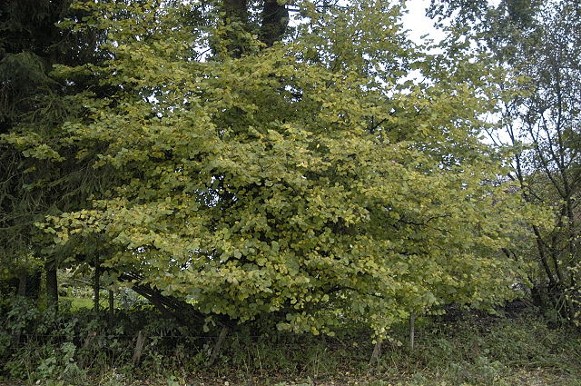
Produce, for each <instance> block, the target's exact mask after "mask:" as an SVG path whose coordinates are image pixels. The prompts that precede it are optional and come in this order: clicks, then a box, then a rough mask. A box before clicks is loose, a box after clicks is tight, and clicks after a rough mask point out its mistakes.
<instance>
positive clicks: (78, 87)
mask: <svg viewBox="0 0 581 386" xmlns="http://www.w3.org/2000/svg"><path fill="white" fill-rule="evenodd" d="M215 3H216V4H214V3H210V4H198V3H196V2H178V1H173V2H160V1H146V0H144V1H125V2H124V1H98V2H83V1H79V2H76V3H74V4H73V6H72V9H71V11H70V15H71V16H68V17H64V18H62V19H60V20H59V22H60V28H62V30H61V31H62V32H61V33H62V34H63V36H68V35H67V34H72V35H74V36H78V37H89V38H87V39H88V40H85V41H86V42H92V45H91V44H88V43H87V44H86V47H97V50H96V51H95V52H96V54H95V55H94V57H91V58H90V59H86V58H84V59H78V60H76V61H63V62H60V63H59V62H58V61H56V60H55V61H52V62H50V63H49V64H50V66H52V67H51V68H50V69H47V70H46V72H43V74H44V76H46V77H48V79H49V81H47V84H49V85H53V86H51V87H52V88H51V90H53V92H54V95H55V96H56V97H55V98H52V99H51V101H58V102H54V103H51V104H47V105H39V104H37V105H34V106H32V107H30V109H29V112H34V111H39V110H38V109H40V108H44V109H46V111H47V112H46V113H42V114H39V116H35V119H34V120H32V121H27V120H24V119H14V120H13V119H12V118H11V121H10V124H9V125H7V126H6V128H5V129H4V134H3V135H2V137H0V140H1V143H2V146H3V147H4V148H5V149H9V151H10V153H9V154H12V157H16V158H17V159H18V160H21V161H19V162H16V161H15V162H14V163H12V164H11V165H13V166H11V167H13V168H15V169H14V170H15V172H14V173H16V175H18V176H19V178H21V179H22V180H23V182H22V183H18V184H15V185H11V184H12V183H11V182H9V181H10V177H7V178H5V177H3V180H4V181H5V182H3V187H4V191H9V192H10V195H11V196H10V197H12V198H10V199H4V198H3V199H2V201H0V204H1V205H2V209H3V211H4V212H5V213H7V217H5V218H4V219H3V220H2V221H3V222H2V223H1V224H6V225H7V229H9V228H12V227H14V226H15V225H13V224H17V223H18V222H19V220H18V219H17V213H18V212H17V209H16V206H17V205H13V204H12V203H13V202H16V203H18V202H23V200H24V198H25V197H27V196H26V195H27V194H29V193H31V194H32V193H34V194H38V195H39V197H42V203H43V204H42V205H40V206H39V207H38V208H36V209H35V210H34V216H33V219H32V220H30V221H28V222H27V223H26V229H30V230H31V232H35V233H38V237H37V238H36V239H31V238H28V239H26V241H25V242H24V243H21V244H19V246H18V248H13V249H12V250H11V251H10V256H9V257H8V258H9V259H24V258H25V256H29V255H33V256H35V257H38V258H40V257H43V258H44V259H47V261H50V262H52V265H51V266H52V267H55V266H60V267H65V266H73V267H79V266H84V265H87V264H88V265H92V266H95V267H100V269H105V270H107V271H108V273H109V276H110V278H111V280H112V281H111V282H110V283H111V284H115V283H116V281H117V280H119V281H123V280H127V278H131V281H130V282H129V283H127V284H126V285H129V286H134V288H145V287H147V288H150V289H152V290H154V291H159V293H160V294H162V295H163V296H166V297H171V298H175V299H179V300H180V301H182V302H185V303H187V304H189V306H190V307H192V309H194V310H195V311H196V312H198V313H200V314H201V315H203V316H205V317H208V318H209V319H208V320H211V319H212V318H213V317H215V318H216V319H219V320H222V321H224V320H227V321H228V322H229V323H232V322H233V323H238V322H240V321H245V320H251V319H254V318H256V317H259V316H264V315H272V317H273V318H275V319H276V320H277V321H278V322H279V323H278V325H279V327H280V328H285V329H291V330H293V331H296V332H302V331H310V332H312V333H315V334H317V333H319V332H324V333H333V332H334V331H337V330H338V329H341V328H342V327H343V326H345V325H347V324H349V325H352V324H355V325H359V326H365V327H368V328H370V329H371V330H372V331H373V332H374V333H375V334H376V335H377V336H379V337H383V336H385V335H386V334H387V333H388V330H389V327H390V326H391V325H393V324H394V323H396V322H398V321H401V320H404V319H406V318H408V317H409V315H410V314H415V313H424V312H433V311H437V310H438V309H439V307H440V306H442V305H444V304H447V303H450V302H455V303H460V304H466V305H471V306H475V307H490V306H492V305H495V304H500V303H502V302H503V301H504V300H506V299H507V298H510V297H511V296H513V295H514V291H513V290H512V289H511V285H513V284H514V283H517V282H522V281H526V280H527V278H526V277H525V276H524V271H523V267H524V266H525V264H524V263H523V261H522V256H521V255H519V254H518V253H517V252H518V251H515V249H514V246H515V245H516V244H515V240H523V238H525V237H527V236H526V235H527V229H528V227H527V221H528V220H529V218H530V216H529V208H528V206H527V204H526V203H525V202H524V201H523V200H522V197H521V195H519V194H515V192H516V190H515V188H514V186H513V185H511V183H510V181H506V180H505V178H503V177H502V176H503V175H506V170H504V169H503V168H502V165H503V158H502V156H501V153H499V152H497V151H495V149H494V148H492V147H491V146H489V145H486V144H484V143H483V142H482V134H483V130H484V129H486V128H487V127H488V125H487V123H486V122H485V121H484V117H485V113H486V112H489V111H491V110H492V109H494V108H495V106H496V103H497V99H496V98H497V96H498V88H497V87H495V86H494V85H495V84H496V83H495V82H496V81H497V80H498V79H500V77H502V76H503V71H501V69H500V67H498V68H496V67H493V66H492V64H491V63H493V61H492V60H491V58H490V54H488V53H487V52H485V51H483V52H479V51H477V50H475V49H474V48H473V47H471V46H470V44H469V43H466V44H463V43H458V42H454V44H447V43H443V44H442V45H441V46H440V47H439V49H438V52H439V53H438V54H430V53H428V52H427V51H428V50H427V47H423V46H418V45H416V44H414V43H412V42H410V41H409V40H408V39H407V38H406V35H405V31H403V29H402V26H401V12H402V9H401V7H400V5H399V4H398V3H390V2H385V1H374V0H365V1H360V2H357V3H354V4H351V5H349V6H339V5H329V4H327V2H325V4H323V5H321V4H318V3H317V2H313V1H297V2H293V5H292V6H290V5H288V4H287V5H285V4H279V3H277V7H278V8H277V12H279V13H277V15H279V16H280V17H278V18H274V19H273V18H270V17H267V16H269V15H270V14H268V13H267V10H268V9H271V8H268V7H274V4H273V3H272V2H269V1H264V2H258V3H259V4H246V2H237V1H224V2H215ZM261 5H262V6H263V8H260V7H259V6H261ZM256 7H258V8H256ZM281 7H282V8H281ZM281 9H282V10H284V11H285V12H282V11H281ZM260 10H262V14H261V13H260ZM289 10H290V11H291V12H290V17H291V18H292V23H291V24H290V25H291V27H287V25H286V22H287V21H285V20H284V19H285V17H287V16H288V15H289ZM242 11H244V12H242ZM268 23H271V25H270V26H269V27H268V28H266V27H265V25H267V24H268ZM272 23H283V25H279V26H278V27H277V28H274V27H273V24H272ZM75 49H78V50H80V49H81V47H75ZM73 51H74V50H73ZM16 55H19V54H11V55H8V56H5V57H4V59H2V62H1V63H2V65H3V67H2V69H3V70H5V71H9V70H10V67H7V66H8V65H9V63H10V60H12V59H13V58H14V57H15V56H16ZM27 55H32V54H27ZM77 58H79V56H77ZM7 63H8V64H7ZM49 70H50V71H49ZM0 73H1V72H0ZM2 84H3V85H6V84H8V83H6V81H4V83H2ZM47 87H48V86H47ZM38 94H41V92H40V91H39V93H38ZM35 95H36V94H35ZM59 109H60V110H59ZM55 111H58V112H59V114H58V115H57V118H55V119H54V120H49V118H47V117H51V116H52V115H51V114H52V113H54V112H55ZM6 173H7V174H6V175H7V176H10V174H9V172H8V171H7V172H6ZM29 178H34V182H32V183H28V182H26V181H27V179H29ZM6 197H7V196H6ZM33 228H34V231H32V229H33ZM20 229H22V228H18V227H17V228H14V229H12V230H10V231H11V232H13V233H11V234H12V235H15V234H16V233H17V232H21V230H20ZM10 243H11V242H10V241H7V245H15V244H10ZM503 251H504V252H503ZM508 251H512V253H509V252H508ZM3 258H6V257H3ZM8 273H10V272H8Z"/></svg>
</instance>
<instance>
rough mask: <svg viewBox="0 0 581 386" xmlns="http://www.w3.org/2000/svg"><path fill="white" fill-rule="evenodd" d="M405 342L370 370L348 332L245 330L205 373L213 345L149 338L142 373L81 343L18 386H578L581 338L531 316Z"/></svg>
mask: <svg viewBox="0 0 581 386" xmlns="http://www.w3.org/2000/svg"><path fill="white" fill-rule="evenodd" d="M405 337H406V328H405V326H401V327H400V328H399V329H398V328H396V329H394V331H393V340H392V341H390V342H389V343H387V344H386V345H385V346H384V348H383V355H382V356H381V358H380V360H379V362H378V363H376V364H374V365H373V366H370V365H369V359H370V355H371V352H372V350H373V347H372V345H371V343H370V339H369V337H368V336H366V334H364V333H361V334H357V333H355V332H352V333H351V334H350V335H348V336H342V337H334V338H330V337H313V336H308V335H304V336H297V335H290V334H283V333H277V332H274V333H272V334H269V335H267V334H261V335H260V336H255V334H254V333H253V332H252V330H250V329H248V330H243V331H238V332H236V333H232V334H231V335H230V336H228V338H227V340H226V342H225V346H224V347H223V349H222V352H221V354H220V356H219V358H218V360H217V361H216V363H215V364H214V365H213V366H211V367H207V366H206V365H205V360H206V358H207V353H208V351H209V350H210V349H211V345H212V341H211V339H210V340H206V341H205V344H203V343H200V342H199V341H198V343H195V342H193V341H190V342H181V341H179V340H177V341H174V340H172V341H171V342H166V343H164V341H163V339H157V340H156V339H153V338H151V339H149V340H148V343H147V344H146V346H145V350H144V353H143V360H142V362H141V364H140V365H139V366H133V365H132V364H130V362H131V361H130V358H131V354H132V352H131V351H132V348H133V344H134V343H133V342H132V341H131V339H128V340H127V341H126V342H125V343H123V342H121V341H116V342H114V343H115V344H117V345H118V346H121V349H123V350H125V351H126V352H127V351H128V352H127V353H126V355H125V356H122V355H121V356H119V357H120V358H121V357H123V358H124V359H123V360H119V361H114V360H112V359H111V355H109V356H107V355H106V352H104V351H106V350H109V351H110V352H111V351H112V350H113V349H114V348H115V347H114V345H113V344H111V345H110V347H105V346H106V345H105V343H106V341H105V342H101V343H100V346H99V347H95V350H96V351H93V352H91V353H90V355H89V356H90V357H91V359H92V360H91V362H90V363H91V365H89V366H83V365H82V363H83V359H82V355H83V350H84V349H85V348H84V347H82V345H83V343H82V342H79V343H78V344H77V347H75V346H74V345H72V346H71V345H68V346H66V347H65V345H64V344H63V345H61V346H57V347H56V348H54V349H53V351H50V350H48V351H47V353H48V354H47V355H48V358H44V359H43V360H41V361H40V362H39V363H40V365H42V366H44V368H43V369H44V371H45V372H47V374H48V375H45V376H44V378H43V376H42V374H41V375H39V367H38V366H37V367H36V369H35V368H34V366H30V367H29V368H28V369H29V372H31V373H33V374H36V376H30V377H28V379H27V378H26V377H24V378H22V379H24V380H23V381H22V382H21V384H24V385H28V384H35V383H36V384H43V385H47V386H76V385H86V384H95V385H102V386H121V385H124V386H125V385H128V386H137V385H150V386H162V385H163V386H178V385H179V386H193V385H196V386H202V385H203V386H217V385H221V386H238V385H240V386H251V385H252V386H257V385H276V386H304V385H313V386H314V385H318V386H331V385H346V386H347V385H361V386H365V385H366V386H387V385H393V386H419V385H435V386H457V385H459V386H462V385H463V386H470V385H492V386H505V385H506V386H509V385H510V386H512V385H515V386H519V385H522V386H525V385H526V386H535V385H553V386H576V385H579V386H581V334H579V332H578V331H574V330H570V329H566V328H549V327H548V326H547V324H546V323H545V322H544V321H543V320H542V319H541V318H540V317H539V316H538V315H536V314H535V313H533V312H528V313H524V314H521V315H519V316H517V317H514V318H499V317H492V316H487V315H479V314H468V315H464V316H462V317H459V318H457V319H455V320H449V319H445V318H434V319H427V318H426V319H423V320H420V321H418V327H417V336H416V346H415V349H414V350H413V351H410V349H409V348H408V347H407V342H406V338H405ZM84 344H86V343H84ZM38 351H39V350H38V349H34V348H31V349H30V353H31V354H32V353H37V352H38ZM21 354H22V353H21ZM51 358H52V359H51ZM63 358H64V359H63ZM98 358H101V359H98ZM19 360H21V361H22V360H24V357H22V358H20V357H13V362H14V361H19ZM13 362H12V366H13V367H14V366H15V363H13ZM87 363H88V362H87ZM16 364H18V363H16ZM51 366H52V367H51ZM67 374H68V375H67ZM37 382H40V383H37ZM5 384H6V385H8V384H10V385H16V384H18V383H17V382H15V381H12V382H10V383H5ZM0 385H2V381H1V380H0Z"/></svg>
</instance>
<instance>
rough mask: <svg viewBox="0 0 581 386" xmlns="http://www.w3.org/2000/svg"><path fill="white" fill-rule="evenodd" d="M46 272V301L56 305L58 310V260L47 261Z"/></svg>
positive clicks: (49, 304)
mask: <svg viewBox="0 0 581 386" xmlns="http://www.w3.org/2000/svg"><path fill="white" fill-rule="evenodd" d="M45 272H46V302H47V306H49V307H54V308H55V309H56V310H58V303H59V291H58V278H57V267H56V262H55V261H54V260H53V261H47V263H46V264H45Z"/></svg>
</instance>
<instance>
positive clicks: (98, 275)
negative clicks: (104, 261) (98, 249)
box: [93, 256, 101, 312]
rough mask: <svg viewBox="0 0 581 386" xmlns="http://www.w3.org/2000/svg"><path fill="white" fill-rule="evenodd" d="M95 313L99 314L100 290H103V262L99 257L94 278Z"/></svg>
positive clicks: (96, 259)
mask: <svg viewBox="0 0 581 386" xmlns="http://www.w3.org/2000/svg"><path fill="white" fill-rule="evenodd" d="M93 280H94V281H93V311H95V312H99V302H100V300H101V298H100V296H99V295H100V294H99V292H100V290H101V262H100V260H99V257H98V256H97V257H96V258H95V277H94V278H93Z"/></svg>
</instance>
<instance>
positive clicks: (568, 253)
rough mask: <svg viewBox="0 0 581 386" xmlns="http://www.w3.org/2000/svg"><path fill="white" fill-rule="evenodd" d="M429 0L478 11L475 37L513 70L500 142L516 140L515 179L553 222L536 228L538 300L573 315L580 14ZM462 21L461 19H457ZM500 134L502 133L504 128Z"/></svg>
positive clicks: (551, 7)
mask: <svg viewBox="0 0 581 386" xmlns="http://www.w3.org/2000/svg"><path fill="white" fill-rule="evenodd" d="M472 5H473V6H474V7H473V8H470V10H468V9H467V8H466V7H468V5H467V4H460V3H458V4H457V3H454V4H446V5H445V4H444V3H440V2H432V11H433V12H435V13H440V15H444V16H449V15H450V14H451V13H450V11H453V10H458V9H461V10H462V11H461V12H460V14H472V15H475V16H474V18H473V20H474V23H473V24H472V27H473V32H474V35H472V36H473V37H474V39H476V40H478V41H480V42H483V43H485V44H486V46H487V47H488V49H490V50H491V51H492V52H493V53H494V55H495V57H496V60H497V61H498V62H499V63H500V64H502V65H503V66H504V67H505V68H506V69H507V71H508V74H509V76H507V77H506V78H505V80H503V81H502V82H501V83H499V90H500V93H499V95H504V96H503V97H502V96H501V97H500V99H499V108H500V110H499V111H500V113H501V115H502V120H501V121H500V122H499V124H500V127H499V131H496V132H495V133H494V138H495V140H496V141H497V142H498V144H505V145H510V146H512V147H513V149H514V152H515V156H514V160H513V164H512V168H513V171H512V173H511V174H510V176H511V178H512V179H514V180H515V181H518V182H519V184H520V186H521V192H522V194H523V197H524V198H525V199H526V200H527V201H529V202H533V203H535V204H537V205H539V206H541V207H545V208H547V207H548V208H551V210H552V211H553V216H554V225H553V226H552V227H550V228H548V229H541V228H537V227H535V228H534V233H535V237H536V249H537V250H536V253H535V255H536V260H537V261H538V262H539V268H540V270H539V272H538V274H539V276H534V277H533V282H534V283H535V294H537V295H539V296H538V297H537V300H538V301H539V302H540V303H541V304H543V305H545V307H547V308H549V306H550V307H551V308H553V309H557V310H559V311H560V312H561V314H562V315H564V316H566V317H567V318H570V319H571V318H574V317H575V313H576V312H577V311H576V310H577V308H578V307H577V306H576V305H575V304H574V300H573V299H576V298H578V292H579V289H578V285H577V282H578V279H577V275H578V266H579V244H578V233H579V227H580V225H581V224H580V223H579V214H578V203H577V198H576V197H577V195H578V194H579V190H580V188H581V186H580V183H581V179H580V174H579V167H578V163H579V158H578V157H579V146H578V139H577V138H578V135H579V134H578V131H579V130H578V122H579V111H580V110H579V106H580V103H579V102H580V100H579V92H578V91H579V86H578V84H579V79H580V75H581V73H580V71H579V70H580V68H579V62H580V59H581V58H580V51H579V49H578V47H579V43H580V41H579V38H580V35H579V20H580V19H579V15H580V8H579V4H578V3H577V2H573V1H550V2H538V1H520V0H519V1H503V2H501V3H500V4H499V5H498V6H497V7H493V6H489V5H487V4H486V2H480V3H477V4H476V3H475V4H472ZM458 21H459V20H458ZM499 133H500V134H499Z"/></svg>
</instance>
